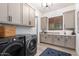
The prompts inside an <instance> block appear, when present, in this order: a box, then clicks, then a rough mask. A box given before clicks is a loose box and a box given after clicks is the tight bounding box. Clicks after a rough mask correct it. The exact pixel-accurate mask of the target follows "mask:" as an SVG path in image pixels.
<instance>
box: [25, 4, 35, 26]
mask: <svg viewBox="0 0 79 59" xmlns="http://www.w3.org/2000/svg"><path fill="white" fill-rule="evenodd" d="M23 24H24V25H26V26H35V10H34V9H33V8H32V7H30V6H29V5H28V4H23Z"/></svg>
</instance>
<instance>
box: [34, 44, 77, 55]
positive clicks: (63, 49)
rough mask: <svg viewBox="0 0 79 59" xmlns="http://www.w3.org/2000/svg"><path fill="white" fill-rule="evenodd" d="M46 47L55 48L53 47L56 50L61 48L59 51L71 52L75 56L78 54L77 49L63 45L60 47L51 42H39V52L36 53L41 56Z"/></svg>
mask: <svg viewBox="0 0 79 59" xmlns="http://www.w3.org/2000/svg"><path fill="white" fill-rule="evenodd" d="M46 48H53V49H56V50H59V51H63V52H67V53H70V54H72V55H73V56H77V54H76V51H75V50H72V49H68V48H63V47H58V46H54V45H49V44H44V43H40V44H38V46H37V53H36V55H35V56H39V55H40V54H41V53H42V52H43V51H44V50H45V49H46Z"/></svg>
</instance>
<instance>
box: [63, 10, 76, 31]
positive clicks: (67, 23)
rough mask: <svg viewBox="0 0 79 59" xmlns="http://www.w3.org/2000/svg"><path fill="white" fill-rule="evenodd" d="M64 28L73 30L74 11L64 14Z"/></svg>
mask: <svg viewBox="0 0 79 59" xmlns="http://www.w3.org/2000/svg"><path fill="white" fill-rule="evenodd" d="M63 15H64V27H65V29H74V28H75V11H74V10H73V11H68V12H65V13H64V14H63Z"/></svg>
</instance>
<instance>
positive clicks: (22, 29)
mask: <svg viewBox="0 0 79 59" xmlns="http://www.w3.org/2000/svg"><path fill="white" fill-rule="evenodd" d="M16 34H35V31H33V30H32V28H31V27H23V26H16Z"/></svg>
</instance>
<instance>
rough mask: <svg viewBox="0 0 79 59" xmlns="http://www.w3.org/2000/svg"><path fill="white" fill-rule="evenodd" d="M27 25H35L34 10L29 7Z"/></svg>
mask: <svg viewBox="0 0 79 59" xmlns="http://www.w3.org/2000/svg"><path fill="white" fill-rule="evenodd" d="M29 26H35V10H34V9H33V8H31V7H30V19H29Z"/></svg>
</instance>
